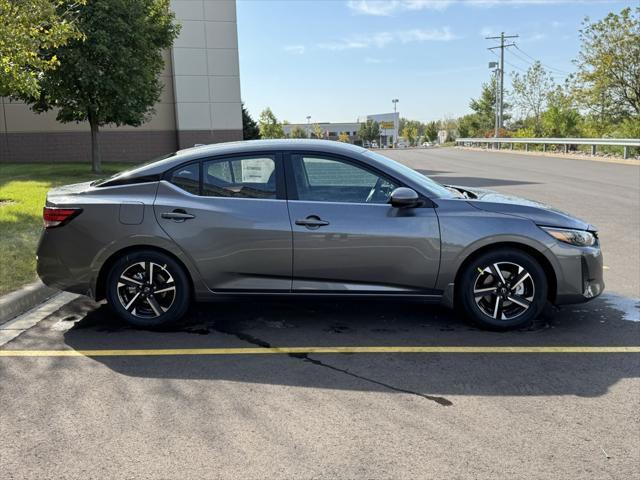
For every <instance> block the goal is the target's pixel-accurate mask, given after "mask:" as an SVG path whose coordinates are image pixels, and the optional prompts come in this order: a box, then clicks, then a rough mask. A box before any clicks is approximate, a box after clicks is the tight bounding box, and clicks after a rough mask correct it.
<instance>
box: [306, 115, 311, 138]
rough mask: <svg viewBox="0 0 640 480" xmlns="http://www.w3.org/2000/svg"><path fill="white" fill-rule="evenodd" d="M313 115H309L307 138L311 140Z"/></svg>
mask: <svg viewBox="0 0 640 480" xmlns="http://www.w3.org/2000/svg"><path fill="white" fill-rule="evenodd" d="M310 122H311V115H307V138H311V124H310Z"/></svg>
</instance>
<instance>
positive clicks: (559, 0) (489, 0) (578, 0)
mask: <svg viewBox="0 0 640 480" xmlns="http://www.w3.org/2000/svg"><path fill="white" fill-rule="evenodd" d="M613 1H614V0H348V1H347V7H348V8H349V9H350V10H351V11H353V12H354V13H355V14H358V15H374V16H389V15H393V14H395V13H398V12H403V11H405V12H406V11H415V10H426V9H429V10H445V9H446V8H448V7H449V6H451V5H455V4H457V5H467V6H472V7H484V8H492V7H505V6H536V5H540V6H545V5H547V6H549V5H567V4H584V3H612V2H613Z"/></svg>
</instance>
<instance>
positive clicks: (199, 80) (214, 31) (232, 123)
mask: <svg viewBox="0 0 640 480" xmlns="http://www.w3.org/2000/svg"><path fill="white" fill-rule="evenodd" d="M171 8H172V9H173V10H174V12H175V13H176V18H177V19H178V20H179V21H180V23H181V24H182V31H181V32H180V37H179V38H178V39H177V40H176V42H175V43H174V45H173V49H172V63H173V78H174V87H175V119H176V128H177V131H178V146H179V147H180V148H185V147H190V146H193V144H194V143H216V142H221V141H230V140H241V139H242V110H241V102H240V68H239V62H238V29H237V24H236V3H235V0H222V1H220V0H172V2H171Z"/></svg>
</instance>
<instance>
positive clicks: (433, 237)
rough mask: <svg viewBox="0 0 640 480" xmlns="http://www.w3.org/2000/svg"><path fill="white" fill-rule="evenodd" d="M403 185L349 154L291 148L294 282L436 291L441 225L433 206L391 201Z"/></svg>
mask: <svg viewBox="0 0 640 480" xmlns="http://www.w3.org/2000/svg"><path fill="white" fill-rule="evenodd" d="M398 186H401V185H400V184H399V183H398V182H396V181H395V180H393V179H391V178H388V177H386V176H385V175H384V174H381V173H378V172H375V171H372V170H371V169H369V167H368V166H366V165H364V164H360V163H359V162H357V161H354V160H352V159H347V158H341V157H334V156H328V155H322V154H302V153H301V154H291V155H290V156H289V160H288V163H287V190H288V193H289V198H290V200H289V215H290V218H291V224H292V228H293V290H294V291H308V292H328V293H340V292H343V293H374V292H381V293H405V294H406V293H424V294H428V293H430V292H431V293H433V290H432V289H433V288H434V287H435V283H436V277H437V274H438V267H439V262H440V232H439V227H438V219H437V217H436V214H435V212H434V210H433V208H426V207H425V208H422V207H421V208H407V209H398V208H393V207H391V206H390V205H389V204H388V201H389V198H390V194H391V192H392V191H393V189H395V188H396V187H398Z"/></svg>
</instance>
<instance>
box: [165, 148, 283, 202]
mask: <svg viewBox="0 0 640 480" xmlns="http://www.w3.org/2000/svg"><path fill="white" fill-rule="evenodd" d="M252 158H272V159H273V162H274V164H275V172H276V196H275V198H253V197H219V196H213V195H203V194H202V193H203V184H204V164H205V162H214V161H225V160H226V161H233V160H250V159H252ZM196 163H197V164H198V168H199V172H200V173H199V175H200V181H199V187H198V194H194V193H191V192H188V191H186V190H184V189H183V188H181V187H180V186H178V185H176V184H174V183H173V182H171V177H172V176H173V173H174V172H175V171H177V170H180V169H181V168H185V167H188V166H190V165H193V164H196ZM162 180H166V181H167V182H169V183H171V185H173V186H174V187H176V188H177V189H179V190H180V191H181V192H185V193H187V194H189V195H194V196H197V197H199V198H224V199H227V200H265V201H273V200H286V199H287V192H286V182H285V168H284V161H283V158H282V152H280V151H276V150H269V151H263V152H246V153H230V154H225V155H217V156H213V157H202V158H198V159H193V160H189V161H187V162H184V163H181V164H180V165H177V166H175V167H173V168H171V169H169V170H167V171H166V172H164V174H163V175H162Z"/></svg>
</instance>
